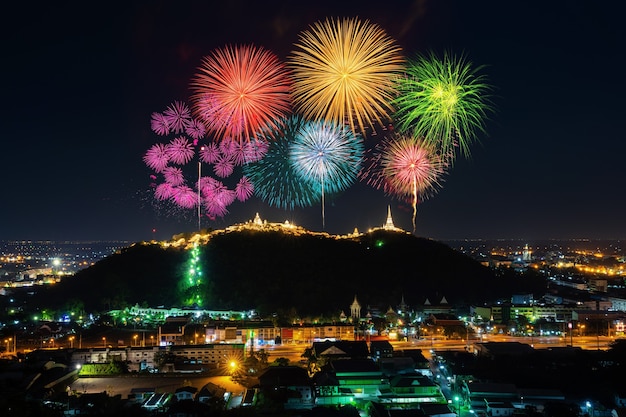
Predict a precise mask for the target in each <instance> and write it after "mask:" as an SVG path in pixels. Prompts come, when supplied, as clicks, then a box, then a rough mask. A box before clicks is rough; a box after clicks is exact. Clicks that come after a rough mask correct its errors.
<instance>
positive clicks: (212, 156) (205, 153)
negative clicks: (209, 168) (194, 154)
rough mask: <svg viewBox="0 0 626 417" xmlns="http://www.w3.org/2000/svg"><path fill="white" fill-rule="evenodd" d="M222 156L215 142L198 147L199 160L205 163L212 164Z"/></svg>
mask: <svg viewBox="0 0 626 417" xmlns="http://www.w3.org/2000/svg"><path fill="white" fill-rule="evenodd" d="M221 156H222V154H221V152H220V148H219V146H218V145H217V144H216V143H213V142H212V143H209V144H208V145H204V146H202V147H201V148H200V160H201V161H202V162H204V163H206V164H214V163H215V162H216V161H218V160H219V159H220V157H221Z"/></svg>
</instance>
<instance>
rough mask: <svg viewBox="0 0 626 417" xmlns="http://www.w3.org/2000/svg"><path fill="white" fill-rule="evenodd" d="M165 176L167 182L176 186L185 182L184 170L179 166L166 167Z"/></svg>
mask: <svg viewBox="0 0 626 417" xmlns="http://www.w3.org/2000/svg"><path fill="white" fill-rule="evenodd" d="M163 176H164V177H165V182H167V183H168V184H171V185H173V186H175V187H176V186H179V185H183V184H184V183H185V177H184V176H183V170H182V169H180V168H177V167H166V168H165V169H164V170H163Z"/></svg>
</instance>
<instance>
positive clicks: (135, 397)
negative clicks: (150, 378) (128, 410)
mask: <svg viewBox="0 0 626 417" xmlns="http://www.w3.org/2000/svg"><path fill="white" fill-rule="evenodd" d="M155 392H156V389H155V388H131V390H130V394H128V400H129V401H132V402H135V403H138V404H143V402H144V401H146V400H147V399H148V398H150V397H151V396H152V395H153V394H154V393H155Z"/></svg>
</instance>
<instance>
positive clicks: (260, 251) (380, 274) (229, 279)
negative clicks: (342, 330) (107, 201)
mask: <svg viewBox="0 0 626 417" xmlns="http://www.w3.org/2000/svg"><path fill="white" fill-rule="evenodd" d="M194 246H195V247H196V248H197V258H198V262H197V265H195V266H196V267H197V268H198V270H200V271H202V280H203V281H204V284H202V285H201V286H199V287H198V289H199V290H201V291H202V301H203V307H204V308H208V309H216V310H217V309H233V310H247V309H252V308H254V309H257V310H258V311H259V312H260V313H261V314H271V313H272V312H275V311H287V310H292V311H293V310H294V309H295V311H297V312H298V313H299V314H301V315H317V314H329V315H336V314H338V313H339V312H340V311H342V310H343V311H344V312H349V305H350V303H351V302H352V300H353V298H354V296H355V295H356V296H358V299H359V302H360V303H361V305H362V306H363V307H365V308H366V307H367V306H372V307H378V308H379V309H383V310H386V309H387V308H388V307H389V306H396V305H398V304H399V302H400V300H401V299H402V298H403V297H404V300H405V301H406V303H407V304H409V305H410V306H416V305H421V304H423V303H424V301H425V300H426V299H428V300H430V302H431V303H433V304H436V303H438V302H439V301H440V300H441V299H442V297H445V298H446V300H447V301H448V302H449V303H450V304H469V303H476V302H482V301H484V300H488V299H493V298H495V297H499V296H510V292H511V290H512V286H513V285H515V283H514V282H510V281H507V280H510V278H504V277H496V276H495V274H494V272H493V271H492V270H491V269H489V268H487V267H484V266H482V265H481V264H479V263H478V262H476V261H475V260H473V259H471V258H469V257H468V256H466V255H463V254H461V253H459V252H457V251H455V250H453V249H451V248H450V247H449V246H447V245H445V244H443V243H439V242H436V241H433V240H430V239H424V238H419V237H416V236H413V235H411V234H409V233H406V232H403V231H398V230H391V231H390V230H383V229H377V230H373V231H370V232H368V233H355V234H353V235H346V236H334V235H329V234H326V233H314V232H309V231H306V230H304V229H302V228H297V227H294V226H291V225H267V224H257V225H254V224H246V225H240V226H235V227H230V228H228V229H226V230H220V231H211V232H205V233H201V234H197V235H189V236H182V235H181V236H176V237H174V238H173V239H172V241H170V242H145V243H137V244H134V245H131V246H129V247H127V248H125V249H123V250H121V251H119V252H118V253H116V254H114V255H111V256H109V257H107V258H105V259H103V260H101V261H99V262H97V263H96V264H95V265H93V266H91V267H89V268H87V269H85V270H82V271H80V272H78V273H77V274H76V275H75V276H73V277H70V278H66V279H64V280H63V281H62V282H61V283H60V284H58V285H56V286H54V287H53V288H51V289H49V290H46V291H44V292H42V293H41V294H38V297H37V298H39V299H38V300H37V301H36V302H37V303H39V305H42V306H49V307H50V308H55V307H56V308H61V306H62V305H66V304H70V305H71V304H72V303H76V302H82V303H83V304H84V307H85V310H86V311H107V310H110V309H115V308H121V307H124V306H127V305H134V304H140V305H142V304H143V305H148V306H166V307H170V306H177V305H178V306H180V305H181V304H180V303H181V300H182V299H183V298H184V297H185V294H184V288H183V287H184V282H185V279H188V278H189V277H188V276H186V273H187V272H188V270H189V267H190V256H191V255H190V253H191V250H190V248H192V247H194ZM518 281H519V280H518ZM524 285H525V286H526V289H525V291H526V292H530V291H532V288H528V285H529V283H528V282H525V283H524ZM52 300H57V301H55V302H53V301H52ZM60 300H63V301H60ZM54 304H56V306H55V305H54Z"/></svg>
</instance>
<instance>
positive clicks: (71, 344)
mask: <svg viewBox="0 0 626 417" xmlns="http://www.w3.org/2000/svg"><path fill="white" fill-rule="evenodd" d="M69 340H70V349H72V348H73V347H74V336H70V339H69Z"/></svg>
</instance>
